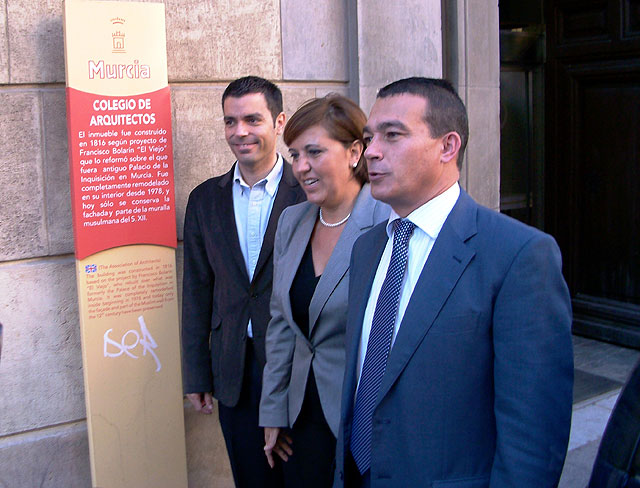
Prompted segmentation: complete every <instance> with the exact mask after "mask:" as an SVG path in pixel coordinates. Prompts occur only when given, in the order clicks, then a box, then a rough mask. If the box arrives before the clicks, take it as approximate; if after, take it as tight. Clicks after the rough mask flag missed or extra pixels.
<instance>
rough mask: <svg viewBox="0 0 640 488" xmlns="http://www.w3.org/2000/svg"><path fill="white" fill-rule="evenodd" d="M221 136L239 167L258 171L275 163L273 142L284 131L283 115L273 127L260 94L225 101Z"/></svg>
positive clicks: (274, 142)
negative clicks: (222, 134) (223, 137)
mask: <svg viewBox="0 0 640 488" xmlns="http://www.w3.org/2000/svg"><path fill="white" fill-rule="evenodd" d="M222 109H223V113H224V136H225V138H226V140H227V144H229V147H230V148H231V151H233V154H234V155H235V156H236V158H237V159H238V164H240V166H241V167H246V168H250V169H252V170H259V169H261V168H268V167H270V166H272V165H273V164H274V163H275V161H276V139H277V137H278V135H279V134H281V133H282V129H283V127H284V113H281V114H280V115H278V117H277V118H276V121H275V124H274V121H273V117H272V116H271V112H270V111H269V108H268V107H267V100H266V99H265V97H264V95H263V94H262V93H250V94H248V95H244V96H242V97H228V98H227V99H226V100H225V101H224V105H223V107H222Z"/></svg>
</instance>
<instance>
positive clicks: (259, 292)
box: [182, 76, 304, 487]
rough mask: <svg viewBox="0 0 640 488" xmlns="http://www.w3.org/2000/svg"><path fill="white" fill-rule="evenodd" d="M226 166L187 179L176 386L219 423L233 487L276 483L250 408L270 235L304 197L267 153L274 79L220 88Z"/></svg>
mask: <svg viewBox="0 0 640 488" xmlns="http://www.w3.org/2000/svg"><path fill="white" fill-rule="evenodd" d="M222 109H223V113H224V126H225V138H226V140H227V143H228V144H229V147H230V148H231V150H232V151H233V153H234V155H235V156H236V158H237V161H236V164H234V165H233V167H232V168H231V170H230V171H229V172H228V173H226V174H224V175H222V176H219V177H216V178H211V179H209V180H207V181H205V182H204V183H202V184H200V185H199V186H198V187H196V188H195V189H194V190H193V191H192V192H191V195H190V196H189V203H188V204H187V211H186V215H185V223H184V286H183V299H182V353H183V370H184V374H183V376H184V391H185V393H186V395H187V397H188V398H189V400H190V401H191V403H192V404H193V406H194V408H195V409H196V410H197V411H199V412H201V413H204V414H210V413H211V412H212V408H213V397H215V398H217V400H218V413H219V418H220V425H221V427H222V432H223V435H224V439H225V443H226V445H227V452H228V454H229V460H230V462H231V469H232V471H233V477H234V480H235V483H236V486H238V487H256V486H265V487H270V486H274V487H275V486H280V485H281V478H280V476H281V473H280V472H279V470H277V469H276V470H271V469H270V468H269V466H268V464H267V461H266V458H265V455H264V451H263V446H264V435H263V431H262V429H261V428H259V427H258V406H259V402H260V391H261V383H262V369H263V367H264V364H265V362H266V359H265V333H266V330H267V325H268V323H269V318H270V316H269V299H270V297H271V283H272V274H273V263H272V251H273V238H274V235H275V232H276V226H277V222H278V218H279V216H280V213H281V212H282V210H283V209H284V208H286V207H287V206H289V205H292V204H294V203H298V202H300V201H302V200H304V192H303V191H302V189H301V188H300V187H299V185H298V183H297V182H296V180H295V178H294V177H293V174H292V172H291V166H290V165H289V164H288V163H287V162H285V161H284V160H283V158H282V156H280V155H279V154H277V152H276V139H277V137H278V135H280V134H281V133H282V130H283V128H284V123H285V114H284V113H283V111H282V94H281V93H280V90H279V89H278V87H277V86H276V85H274V84H273V83H271V82H269V81H267V80H264V79H262V78H258V77H255V76H248V77H245V78H240V79H238V80H235V81H233V82H232V83H231V84H229V86H228V87H227V89H226V90H225V92H224V94H223V95H222Z"/></svg>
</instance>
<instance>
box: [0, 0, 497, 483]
mask: <svg viewBox="0 0 640 488" xmlns="http://www.w3.org/2000/svg"><path fill="white" fill-rule="evenodd" d="M372 1H373V0H372ZM448 2H449V3H456V2H457V5H456V8H458V10H460V9H462V10H464V9H466V10H464V11H465V12H466V14H465V15H466V16H465V15H462V14H460V15H461V17H460V19H461V20H459V22H458V24H460V25H458V24H456V25H455V26H454V27H455V28H450V25H453V24H451V23H447V15H448V14H447V12H446V11H445V12H443V11H442V8H444V9H445V10H446V9H447V8H449V7H448V6H447V3H448ZM467 2H468V3H469V6H467V5H466V3H467ZM164 3H165V7H166V23H167V53H168V68H169V82H170V87H171V101H172V117H173V149H174V166H175V183H176V207H177V208H176V210H177V222H176V226H177V230H178V239H179V241H181V240H182V226H183V219H184V210H185V206H186V202H187V198H188V195H189V192H190V191H191V189H192V188H193V187H195V186H196V185H197V184H199V183H200V182H201V181H203V180H205V179H206V178H209V177H211V176H214V175H219V174H221V173H223V172H225V171H227V170H228V169H229V168H230V166H231V164H232V162H233V156H232V154H231V152H230V150H229V149H228V147H227V145H226V143H225V141H224V136H223V125H222V110H221V106H220V98H221V95H222V92H223V90H224V88H225V87H226V85H227V84H228V83H229V81H231V80H232V79H234V78H237V77H239V76H243V75H246V74H255V75H259V76H263V77H265V78H268V79H271V80H273V81H275V82H276V83H278V84H279V86H280V87H281V88H282V90H283V95H284V102H285V112H286V113H287V114H288V115H291V114H292V113H293V112H294V111H295V109H296V108H297V107H298V106H299V105H300V104H301V103H302V102H304V101H305V100H307V99H309V98H312V97H314V96H323V95H325V94H327V93H329V92H339V93H342V94H345V95H346V94H348V95H350V96H351V97H353V98H354V99H355V100H356V101H358V102H360V103H361V105H362V106H363V108H364V110H365V111H367V110H368V109H369V108H370V106H371V104H372V103H373V99H374V97H375V91H376V89H377V88H379V87H380V86H382V85H383V84H385V83H387V82H389V81H392V80H393V79H397V78H400V77H404V76H409V75H416V74H417V75H425V76H441V75H442V74H443V73H444V74H445V75H450V74H453V75H454V78H455V82H456V83H457V84H458V86H459V87H460V88H461V94H462V96H463V98H465V100H466V102H467V104H468V108H469V112H470V119H471V124H472V141H473V142H472V144H471V145H470V148H469V151H468V155H467V161H468V164H467V169H466V172H465V175H464V180H465V181H466V182H467V184H468V185H469V186H470V189H471V191H472V194H474V196H476V197H477V198H479V199H480V200H481V201H483V202H484V203H488V204H490V205H491V206H494V207H495V206H496V205H493V203H494V202H497V201H498V200H497V198H498V195H497V191H498V188H499V180H498V178H497V177H496V174H499V162H498V161H499V139H498V137H499V133H498V130H499V127H498V125H497V124H498V119H497V117H496V116H495V115H496V114H497V111H498V98H497V94H498V91H497V90H498V81H497V80H498V74H499V71H498V65H497V63H498V57H497V56H498V54H497V44H496V42H497V41H496V39H497V35H498V24H497V3H496V4H495V5H494V4H493V2H487V1H486V0H485V1H483V2H470V1H469V0H447V2H444V3H442V5H444V7H441V2H440V1H439V0H428V1H426V2H417V1H412V2H408V3H406V4H403V5H404V6H403V7H402V8H400V7H398V5H396V3H394V2H388V1H386V2H385V1H378V0H375V1H373V3H374V4H375V6H376V8H371V7H370V6H367V5H365V3H364V2H349V1H347V0H319V1H318V2H313V5H312V6H310V5H311V4H310V3H309V2H307V1H305V0H249V1H246V2H229V1H228V0H208V1H201V0H166V1H165V2H164ZM476 4H481V5H482V8H480V7H478V6H476ZM487 5H489V8H488V10H487V8H486V7H487ZM365 7H366V8H365ZM493 7H495V15H494V11H493V10H492V9H493ZM474 8H478V9H479V10H478V12H475V10H473V9H474ZM483 9H484V10H483ZM62 11H63V9H62V0H0V185H1V187H2V189H3V191H2V193H0V289H2V294H0V322H2V323H3V324H4V343H3V350H2V357H1V358H0V391H1V392H2V394H1V395H0V488H9V487H11V488H22V487H25V488H27V487H28V488H31V487H32V486H44V487H48V486H50V487H58V486H69V487H76V486H78V487H84V486H90V484H91V480H90V478H91V475H90V468H89V453H88V441H87V427H86V421H85V406H84V393H83V392H84V386H83V377H82V356H81V347H80V328H79V324H78V309H77V297H76V285H75V259H74V256H73V232H72V226H71V205H70V196H69V169H68V154H67V131H66V107H65V87H64V81H65V73H64V43H63V29H62V22H63V21H62ZM475 17H477V20H474V19H475ZM443 19H444V20H443ZM470 19H471V20H470ZM463 22H467V23H468V24H466V25H463V24H462V23H463ZM476 24H477V25H476ZM460 26H462V27H460ZM494 31H495V32H494ZM380 32H384V35H380ZM463 33H464V35H466V36H468V37H469V39H467V38H466V37H465V36H464V35H463ZM493 34H495V39H494V35H493ZM474 36H475V37H474ZM478 36H480V37H479V38H478ZM481 51H486V52H484V53H483V52H481ZM493 51H495V66H494V65H493V64H491V63H492V62H493V59H491V62H489V61H488V56H489V55H487V52H489V53H490V55H493V54H492V53H493ZM450 59H454V60H456V62H457V63H458V64H456V66H455V69H453V68H452V65H451V63H449V62H448V60H450ZM461 59H462V60H461ZM460 73H464V74H465V76H467V77H466V78H465V77H464V76H462V75H461V74H460ZM474 80H475V81H474ZM494 119H495V120H494ZM487 120H489V123H487ZM279 149H280V151H282V152H283V153H284V154H287V151H286V147H285V146H284V145H283V144H282V142H280V144H279ZM177 262H178V285H179V289H180V287H181V277H182V246H181V242H179V245H178V249H177ZM185 425H186V433H187V457H188V471H189V485H190V486H193V487H200V486H213V487H227V486H232V481H231V472H230V468H229V465H228V461H227V457H226V451H225V447H224V442H223V440H222V436H221V433H220V429H219V425H218V421H217V415H216V414H215V413H214V415H212V416H208V417H205V416H201V415H196V414H195V412H193V411H192V410H191V408H190V407H189V405H188V404H187V403H185Z"/></svg>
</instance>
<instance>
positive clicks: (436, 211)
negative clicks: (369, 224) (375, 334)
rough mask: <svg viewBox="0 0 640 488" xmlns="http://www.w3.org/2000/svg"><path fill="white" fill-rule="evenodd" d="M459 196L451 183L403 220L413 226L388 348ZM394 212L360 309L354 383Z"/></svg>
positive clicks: (384, 271) (390, 246)
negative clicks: (358, 346)
mask: <svg viewBox="0 0 640 488" xmlns="http://www.w3.org/2000/svg"><path fill="white" fill-rule="evenodd" d="M459 196H460V186H459V185H458V183H455V184H454V185H453V186H451V187H450V188H449V189H447V190H446V191H445V192H443V193H441V194H440V195H438V196H437V197H435V198H433V199H432V200H429V201H428V202H427V203H425V204H424V205H422V206H421V207H418V208H417V209H415V210H414V211H413V212H411V213H410V214H409V215H407V219H409V220H410V221H411V222H413V223H414V224H415V225H416V227H415V229H414V230H413V234H412V235H411V239H410V240H409V253H408V259H407V270H406V272H405V274H404V278H403V280H402V287H401V288H400V299H399V301H398V315H397V316H396V321H395V324H394V328H393V338H392V340H391V347H393V343H394V342H395V340H396V336H397V335H398V330H399V329H400V323H401V322H402V317H404V313H405V311H406V310H407V305H409V299H410V298H411V294H412V293H413V289H414V288H415V287H416V283H417V282H418V278H419V277H420V274H421V273H422V268H424V265H425V264H426V262H427V259H428V258H429V254H430V253H431V249H432V248H433V244H434V243H435V242H436V239H437V238H438V234H440V230H441V229H442V226H443V225H444V222H445V221H446V220H447V217H448V216H449V213H450V212H451V210H452V209H453V206H454V205H455V204H456V202H457V201H458V197H459ZM399 218H400V217H399V216H398V214H397V213H395V212H394V211H391V215H390V216H389V221H388V223H387V235H388V236H389V238H388V240H387V245H386V246H385V248H384V252H383V253H382V257H381V258H380V263H379V264H378V270H377V271H376V276H375V278H374V280H373V284H372V286H371V293H370V294H369V301H368V302H367V308H366V309H365V312H364V319H363V321H362V336H361V337H360V348H359V351H358V383H359V382H360V373H361V372H362V366H363V365H364V357H365V354H366V353H367V344H368V343H369V334H370V333H371V323H372V321H373V313H374V311H375V308H376V303H377V302H378V295H380V289H381V288H382V283H383V281H384V278H385V276H386V275H387V269H388V268H389V262H390V261H391V251H392V249H393V221H394V220H396V219H399Z"/></svg>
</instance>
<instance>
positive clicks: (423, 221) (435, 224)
mask: <svg viewBox="0 0 640 488" xmlns="http://www.w3.org/2000/svg"><path fill="white" fill-rule="evenodd" d="M459 196H460V185H459V184H458V183H457V182H456V183H454V184H453V185H452V186H451V187H450V188H448V189H447V190H446V191H444V192H443V193H441V194H440V195H438V196H437V197H435V198H433V199H431V200H429V201H428V202H427V203H425V204H423V205H421V206H420V207H418V208H416V209H415V210H414V211H413V212H411V213H410V214H409V215H407V219H409V220H410V221H411V222H413V223H414V224H415V225H416V227H418V228H420V229H421V230H422V231H423V232H424V233H425V234H427V235H428V236H429V237H430V238H431V239H433V240H436V239H437V238H438V234H440V230H441V229H442V226H443V225H444V222H445V220H447V217H448V216H449V213H450V212H451V210H452V209H453V206H454V205H455V204H456V202H457V201H458V197H459ZM399 218H400V216H399V215H398V214H397V213H395V212H394V211H393V210H391V215H389V221H388V222H387V235H388V236H389V237H391V236H392V235H393V221H394V220H396V219H399Z"/></svg>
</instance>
